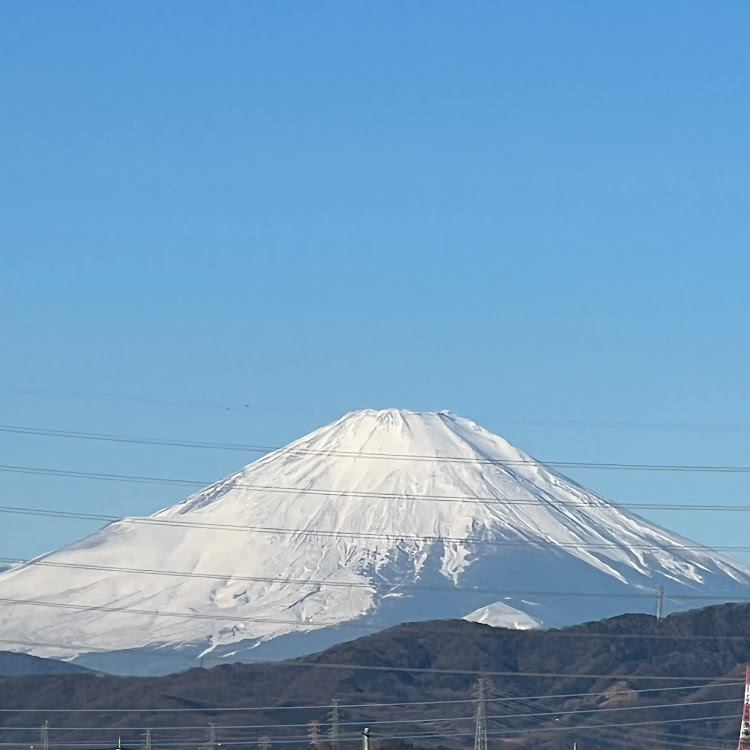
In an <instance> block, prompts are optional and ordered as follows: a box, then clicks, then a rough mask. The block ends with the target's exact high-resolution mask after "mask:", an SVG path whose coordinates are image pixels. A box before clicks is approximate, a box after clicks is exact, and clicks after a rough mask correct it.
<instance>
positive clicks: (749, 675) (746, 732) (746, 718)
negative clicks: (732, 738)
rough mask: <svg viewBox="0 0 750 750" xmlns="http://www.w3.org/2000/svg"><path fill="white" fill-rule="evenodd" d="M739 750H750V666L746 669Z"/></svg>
mask: <svg viewBox="0 0 750 750" xmlns="http://www.w3.org/2000/svg"><path fill="white" fill-rule="evenodd" d="M737 750H750V664H748V665H747V667H745V703H744V705H743V706H742V724H740V741H739V744H738V745H737Z"/></svg>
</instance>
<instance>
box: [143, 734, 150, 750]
mask: <svg viewBox="0 0 750 750" xmlns="http://www.w3.org/2000/svg"><path fill="white" fill-rule="evenodd" d="M143 750H151V730H150V729H147V730H146V732H145V734H144V735H143Z"/></svg>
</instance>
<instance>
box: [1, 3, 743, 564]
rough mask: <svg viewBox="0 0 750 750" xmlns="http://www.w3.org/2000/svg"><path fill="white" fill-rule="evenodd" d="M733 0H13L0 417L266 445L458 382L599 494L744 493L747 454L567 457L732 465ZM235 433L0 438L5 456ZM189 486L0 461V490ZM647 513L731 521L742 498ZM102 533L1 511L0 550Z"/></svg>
mask: <svg viewBox="0 0 750 750" xmlns="http://www.w3.org/2000/svg"><path fill="white" fill-rule="evenodd" d="M749 22H750V8H749V7H748V6H747V4H746V3H741V2H739V0H727V2H725V3H722V4H721V6H720V7H718V8H717V7H713V6H711V7H709V6H708V5H707V4H705V3H700V2H697V0H679V1H678V0H662V1H660V2H657V3H651V4H649V5H648V7H646V6H645V5H643V6H641V5H638V6H635V5H618V4H603V3H594V2H590V0H579V2H576V3H566V4H560V3H555V2H552V1H551V0H542V1H541V2H537V3H533V4H529V3H512V2H490V1H489V0H486V1H485V0H478V1H477V2H474V3H471V5H470V6H466V5H462V4H457V3H451V2H448V1H447V0H436V2H431V3H429V4H425V3H413V4H409V3H407V4H405V3H400V2H395V0H385V1H384V2H380V3H376V4H352V3H347V2H343V0H336V1H334V0H325V1H324V2H319V3H315V4H309V3H304V2H301V1H299V0H290V2H287V3H284V4H283V5H282V4H275V3H246V2H242V1H241V0H227V1H226V2H222V3H221V4H220V5H217V4H215V3H208V2H205V1H198V0H164V1H163V2H160V3H158V4H154V3H151V2H147V0H134V1H133V2H129V3H127V4H117V3H96V2H79V3H58V2H54V1H53V0H39V1H38V2H35V3H33V4H30V3H27V2H24V0H8V1H7V2H4V3H3V4H2V6H1V7H0V71H2V72H0V100H1V101H2V102H3V127H2V129H0V131H1V132H0V148H2V153H3V155H4V158H3V160H2V164H0V248H2V250H3V266H2V274H0V323H2V326H1V328H0V330H1V331H2V334H1V339H0V343H1V344H2V350H1V351H2V371H1V373H0V422H2V423H3V424H4V425H27V426H31V427H33V428H35V429H40V430H50V431H67V432H77V433H94V434H98V435H124V436H127V435H145V436H149V435H154V436H170V437H172V438H174V440H175V441H183V442H203V443H210V444H244V445H261V446H262V445H265V446H274V445H285V444H287V443H288V442H289V441H290V440H292V439H294V438H297V437H299V436H301V435H303V434H305V433H307V432H309V431H310V430H312V429H314V428H316V427H319V426H321V425H323V424H325V423H327V422H330V421H332V420H333V419H336V418H338V417H339V416H341V415H342V414H343V413H345V412H347V411H351V410H353V409H358V408H363V407H387V406H399V407H404V408H414V409H422V410H438V409H450V410H452V411H454V412H456V413H458V414H461V415H464V416H467V417H470V418H472V419H474V420H475V421H477V422H478V423H479V424H482V425H483V426H485V427H487V428H488V429H491V430H492V431H494V432H496V433H498V434H500V435H503V436H504V437H506V438H507V439H508V440H510V441H511V442H512V443H514V444H516V445H518V446H519V447H520V448H521V449H523V450H525V451H527V452H529V453H530V454H531V455H533V456H540V457H544V456H552V457H554V458H555V459H556V460H559V461H561V462H566V463H567V464H569V466H568V468H565V469H564V471H565V472H566V473H569V474H571V476H573V478H574V479H576V480H577V481H580V482H581V483H583V484H585V485H586V486H588V487H590V488H591V489H592V490H593V491H595V492H597V493H599V494H601V495H603V496H605V497H608V498H611V499H613V500H616V501H622V502H638V501H639V500H642V499H644V498H646V499H648V500H649V501H650V502H653V503H655V504H658V503H664V504H676V505H681V504H690V503H702V504H711V503H712V502H714V498H716V502H719V503H720V504H721V505H727V506H732V505H747V504H748V493H749V492H750V477H749V476H747V475H745V474H742V473H731V474H730V473H727V474H722V475H718V474H716V473H705V474H698V473H687V472H666V471H665V472H641V471H630V472H628V471H618V470H612V471H607V472H604V471H601V472H591V471H587V472H584V471H579V468H576V466H577V465H580V464H581V463H584V464H585V463H609V462H611V463H614V464H623V465H624V464H633V465H662V466H675V465H678V466H686V465H696V466H746V465H748V464H749V463H750V461H748V456H749V455H750V429H748V425H750V402H748V399H747V386H748V382H747V372H748V371H750V353H749V351H748V348H747V346H745V345H744V342H745V341H746V338H747V334H746V321H747V320H748V317H749V313H750V309H748V308H749V306H750V302H749V301H748V295H747V290H746V286H747V284H746V279H747V275H748V270H749V268H748V266H749V265H750V260H748V255H747V253H746V252H745V248H746V247H747V244H748V222H747V215H748V188H747V174H748V171H749V169H748V167H749V166H750V164H748V162H749V161H750V159H749V156H750V153H749V149H748V144H747V132H748V129H749V127H748V126H749V125H750V123H749V122H748V120H750V102H749V101H748V99H747V97H746V95H745V90H746V81H747V79H748V74H749V73H750V70H748V68H749V67H750V61H749V60H748V57H747V54H746V38H745V34H744V30H745V29H746V28H747V25H748V23H749ZM242 458H243V457H242V456H240V455H237V454H233V453H232V452H231V451H222V450H215V451H208V450H206V451H186V450H184V449H183V448H180V446H177V445H175V446H171V447H170V446H165V445H158V446H156V445H147V444H135V443H133V444H126V443H122V442H117V441H110V442H107V441H103V440H101V441H94V440H84V439H79V440H72V439H71V440H63V439H53V438H52V437H51V436H49V435H46V436H45V435H43V434H31V433H25V434H23V433H21V432H4V433H2V434H0V463H2V464H3V465H8V466H31V467H57V468H59V469H61V470H65V471H69V472H97V473H101V474H117V475H135V476H152V477H190V476H205V477H207V478H212V477H213V478H215V479H218V478H220V477H222V476H225V475H227V474H229V473H231V472H232V471H234V470H236V469H238V468H239V466H240V465H241V461H242ZM183 495H184V492H183V490H182V489H181V488H180V487H169V486H159V485H154V486H147V485H143V486H139V487H138V488H137V489H136V490H134V487H133V486H132V485H131V486H129V487H128V486H126V485H125V484H118V483H114V482H110V483H92V482H84V481H80V482H79V481H77V480H72V479H68V478H61V477H58V476H41V475H23V474H20V473H3V474H1V475H0V501H2V504H4V505H8V506H10V505H13V506H20V505H25V506H28V507H32V508H39V507H42V508H46V509H48V510H66V509H71V508H75V509H77V510H79V511H81V512H82V513H91V514H95V513H102V511H103V510H104V509H106V511H105V512H113V513H115V514H116V515H139V514H146V513H151V512H153V511H155V510H156V509H158V508H160V507H164V506H167V505H170V504H172V503H174V502H177V501H179V500H180V499H182V497H183ZM644 513H646V514H647V515H648V517H649V518H650V519H653V520H655V521H657V522H659V523H661V524H663V525H665V526H668V527H669V528H672V529H674V530H675V531H677V532H679V533H682V534H684V535H687V536H689V537H692V538H695V539H696V540H697V541H699V542H702V543H706V544H709V545H716V546H724V547H741V546H745V545H746V541H745V536H746V534H745V532H744V528H743V527H742V524H737V523H735V522H734V521H733V520H732V519H734V518H736V516H734V515H727V514H720V513H717V514H709V513H703V514H697V513H685V514H682V513H679V512H674V511H672V512H670V511H662V510H660V509H658V508H653V509H649V510H647V511H644ZM96 527H97V524H96V523H95V522H94V521H86V520H84V519H78V520H75V521H72V520H71V521H68V522H66V523H65V524H61V523H60V522H59V520H52V519H51V518H49V519H43V518H41V517H38V516H37V517H23V516H20V515H17V516H13V517H11V516H9V515H6V516H4V517H3V519H2V523H0V552H2V554H3V556H5V557H14V558H28V557H32V556H34V555H37V554H40V553H42V552H45V551H47V550H49V549H51V548H54V547H58V546H60V545H61V544H64V543H66V542H70V541H72V540H74V539H76V538H78V537H80V536H82V535H84V534H85V533H88V532H90V531H93V530H94V529H95V528H96ZM738 554H739V553H738ZM739 556H742V557H744V559H746V560H748V559H750V556H749V555H748V554H746V553H742V554H741V555H739Z"/></svg>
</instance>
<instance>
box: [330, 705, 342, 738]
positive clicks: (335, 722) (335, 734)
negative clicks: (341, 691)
mask: <svg viewBox="0 0 750 750" xmlns="http://www.w3.org/2000/svg"><path fill="white" fill-rule="evenodd" d="M340 720H341V719H340V716H339V699H338V698H334V699H333V702H332V703H331V712H330V713H329V714H328V721H329V722H330V727H329V729H328V741H329V742H330V743H331V747H332V748H334V750H335V748H337V747H338V744H339V737H340V734H341V731H340V730H341V727H340V724H339V722H340Z"/></svg>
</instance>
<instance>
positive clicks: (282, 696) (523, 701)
mask: <svg viewBox="0 0 750 750" xmlns="http://www.w3.org/2000/svg"><path fill="white" fill-rule="evenodd" d="M748 632H750V606H748V605H721V606H716V607H710V608H706V609H704V610H695V611H691V612H685V613H680V614H675V615H671V616H669V617H667V618H666V619H665V620H663V621H660V622H659V621H657V620H656V619H655V618H654V617H651V616H649V615H624V616H620V617H616V618H613V619H609V620H604V621H600V622H594V623H587V624H583V625H579V626H575V627H572V628H567V629H565V630H561V631H550V632H539V631H511V630H504V629H499V628H491V627H488V626H485V625H481V624H477V623H471V622H465V621H460V620H459V621H431V622H419V623H408V624H404V625H400V626H397V627H394V628H391V629H389V630H386V631H383V632H381V633H377V634H375V635H371V636H367V637H364V638H360V639H357V640H355V641H351V642H348V643H342V644H338V645H336V646H334V647H333V648H331V649H328V650H327V651H325V652H322V653H319V654H316V655H314V656H310V657H306V658H304V659H302V660H296V661H294V662H286V663H278V662H276V663H266V664H254V665H251V664H244V665H242V664H235V665H226V666H221V667H216V668H213V669H208V670H200V669H199V670H191V671H188V672H184V673H180V674H174V675H170V676H167V677H159V678H134V677H132V678H123V677H112V676H104V675H96V674H92V673H89V674H80V675H65V676H42V677H16V678H10V677H8V678H2V679H0V706H2V707H3V708H4V709H8V711H7V713H3V714H2V716H3V724H4V726H3V728H0V740H1V741H11V742H29V743H32V742H33V741H34V740H35V739H36V737H34V736H33V733H26V734H24V732H23V731H21V732H16V731H14V730H12V729H10V727H34V726H38V725H40V724H41V723H43V722H44V721H45V720H47V719H50V721H51V725H52V726H53V730H52V731H53V740H54V739H57V740H58V741H61V738H62V737H65V739H66V740H67V741H77V740H82V741H84V740H85V741H92V740H93V741H99V740H102V743H101V744H102V746H106V745H107V743H111V742H116V741H117V738H118V737H119V736H121V737H122V738H123V741H124V742H126V743H128V744H131V745H135V744H137V743H138V742H139V741H140V732H141V731H142V729H141V728H147V727H151V728H153V729H154V741H155V742H157V741H158V737H159V736H160V735H161V736H168V737H173V738H174V737H178V738H179V739H180V741H185V742H187V741H195V742H197V743H199V742H201V741H203V739H204V731H203V729H202V728H201V727H204V726H205V725H206V724H207V723H208V722H209V721H210V722H213V723H215V724H216V726H217V731H218V732H219V737H220V738H221V736H222V733H224V734H223V736H224V737H225V739H227V740H229V739H234V740H237V739H238V738H240V737H241V738H242V739H247V741H248V742H256V741H257V739H258V737H259V736H260V735H261V734H265V735H268V736H273V737H275V738H277V740H278V742H281V740H282V738H284V737H286V738H287V739H291V738H292V737H298V736H299V735H300V733H302V734H303V735H304V733H305V731H306V730H305V726H306V724H307V722H309V721H310V720H312V719H317V720H319V721H320V722H321V729H322V731H325V729H326V722H327V714H328V710H327V709H326V708H325V707H324V706H326V705H327V704H329V703H330V701H331V700H332V698H334V697H338V698H339V700H340V703H341V705H342V709H341V721H342V732H344V735H345V739H346V738H347V737H349V738H351V739H348V740H346V741H345V742H343V743H342V746H344V747H346V748H349V749H350V750H355V748H356V746H357V745H356V743H357V733H358V732H359V731H360V730H361V728H362V727H363V726H368V727H370V728H371V730H372V733H373V736H374V737H375V738H377V741H378V742H379V743H382V744H379V745H378V746H379V747H383V748H390V747H391V745H393V746H394V747H396V746H397V745H398V743H399V742H401V740H395V739H394V740H393V742H391V741H390V740H389V739H388V738H389V737H404V738H405V740H404V741H405V742H407V743H415V744H417V745H421V746H428V745H436V744H440V743H442V744H444V745H449V746H451V747H460V748H463V747H468V746H470V745H471V741H472V738H471V732H472V731H473V723H472V718H471V717H472V715H473V711H474V706H473V704H471V703H470V702H466V701H468V700H469V699H470V698H471V691H472V686H473V685H474V684H475V682H476V679H477V675H476V673H477V672H480V671H481V672H487V673H488V677H487V679H488V696H489V697H490V698H491V702H490V703H488V704H487V709H488V710H487V713H488V716H490V717H491V718H490V719H489V720H488V727H489V730H490V732H491V734H490V737H491V738H494V741H495V747H508V748H513V747H523V748H533V749H535V750H558V749H560V750H562V749H563V748H565V749H566V750H569V748H570V747H571V746H572V740H575V741H577V742H578V743H579V747H580V748H581V750H605V749H606V750H610V749H611V748H613V747H625V746H627V747H631V748H632V747H640V746H641V745H642V744H643V743H647V746H648V747H649V748H657V749H661V748H664V749H665V750H666V748H668V747H671V746H672V745H671V744H670V743H673V742H676V741H679V740H681V739H682V740H687V741H689V742H690V743H691V744H695V743H701V742H703V741H710V742H711V743H714V744H713V745H712V747H714V746H716V744H715V743H717V742H719V743H722V742H727V743H729V742H731V741H732V740H735V741H736V735H737V731H738V726H739V711H740V709H741V703H742V695H743V686H742V680H743V677H744V665H745V663H746V662H750V639H748V638H746V637H745V636H744V634H745V633H748ZM361 665H369V666H371V667H375V669H372V670H357V669H356V666H361ZM393 666H395V667H397V668H398V667H400V668H402V669H403V670H408V668H409V667H413V668H415V669H416V670H436V671H435V672H430V671H426V672H421V671H413V672H410V671H393V670H391V669H390V667H393ZM517 673H522V674H523V675H525V676H518V674H517ZM549 673H553V674H554V675H557V676H544V675H545V674H549ZM563 675H567V676H563ZM653 677H658V678H660V679H657V680H654V679H651V678H653ZM722 678H723V679H725V680H727V679H728V680H729V681H728V682H727V681H725V682H722V681H721V680H722ZM654 689H658V690H654ZM643 690H649V691H651V692H636V691H643ZM533 696H536V697H533ZM538 696H557V697H552V698H550V697H547V698H542V699H539V697H538ZM433 701H441V702H440V703H433ZM446 701H447V702H446ZM409 702H412V703H413V702H422V705H402V706H389V707H375V706H368V707H361V706H360V707H351V704H372V703H391V704H392V703H409ZM305 705H307V706H313V708H310V709H304V708H295V709H293V710H288V709H282V708H280V707H289V706H298V707H299V706H305ZM315 706H317V708H315ZM15 707H18V708H25V709H29V708H32V709H33V708H38V709H39V711H38V712H32V713H23V714H20V713H19V714H14V713H13V710H12V709H13V708H15ZM211 707H238V708H240V707H241V708H242V709H243V710H240V711H235V712H231V713H221V712H218V711H207V712H202V711H200V710H198V709H201V708H211ZM253 707H263V709H262V710H259V711H253V710H251V709H252V708H253ZM74 708H86V709H116V708H128V709H134V711H133V713H130V714H124V715H123V714H117V713H107V712H106V711H104V712H100V713H82V714H67V713H66V711H67V710H69V709H74ZM155 708H160V709H164V708H170V709H174V708H179V709H188V710H187V711H184V712H180V713H177V714H168V713H165V712H161V713H158V714H156V713H154V712H153V709H155ZM54 709H63V711H62V713H59V714H58V713H50V711H51V710H54ZM614 709H617V710H614ZM522 714H544V715H541V716H534V717H528V716H522ZM446 719H448V721H444V720H446ZM693 719H699V721H692V720H693ZM434 720H439V721H438V722H437V723H426V722H430V721H432V722H434ZM665 720H666V721H668V722H670V723H666V724H663V723H659V722H663V721H665ZM394 721H396V722H398V723H395V724H394V723H392V722H394ZM612 723H620V724H621V726H620V727H617V728H615V729H612V728H610V727H602V725H605V724H607V725H608V724H612ZM628 723H638V726H625V724H628ZM281 724H287V725H288V724H297V725H301V726H302V729H300V727H299V726H297V727H289V728H286V729H285V728H283V727H281V726H278V725H281ZM259 725H261V726H260V727H259ZM267 725H268V726H267ZM66 726H68V727H102V729H101V730H100V731H99V732H83V731H80V730H75V731H71V732H64V731H63V730H62V727H66ZM55 727H56V728H57V729H55ZM128 727H130V729H128ZM176 727H197V729H176ZM227 727H255V728H246V729H242V730H239V729H229V728H227ZM529 729H534V732H531V733H528V730H529ZM55 732H58V734H55ZM425 733H427V734H432V735H434V734H439V735H450V737H443V736H440V737H430V738H420V737H419V736H418V735H420V734H425ZM493 733H494V734H493ZM27 734H28V736H27ZM410 735H411V736H410ZM414 735H417V736H414ZM501 739H503V740H507V742H505V743H504V744H501V743H500V740H501ZM663 742H666V744H662V743H663ZM719 746H721V744H720V745H719Z"/></svg>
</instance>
